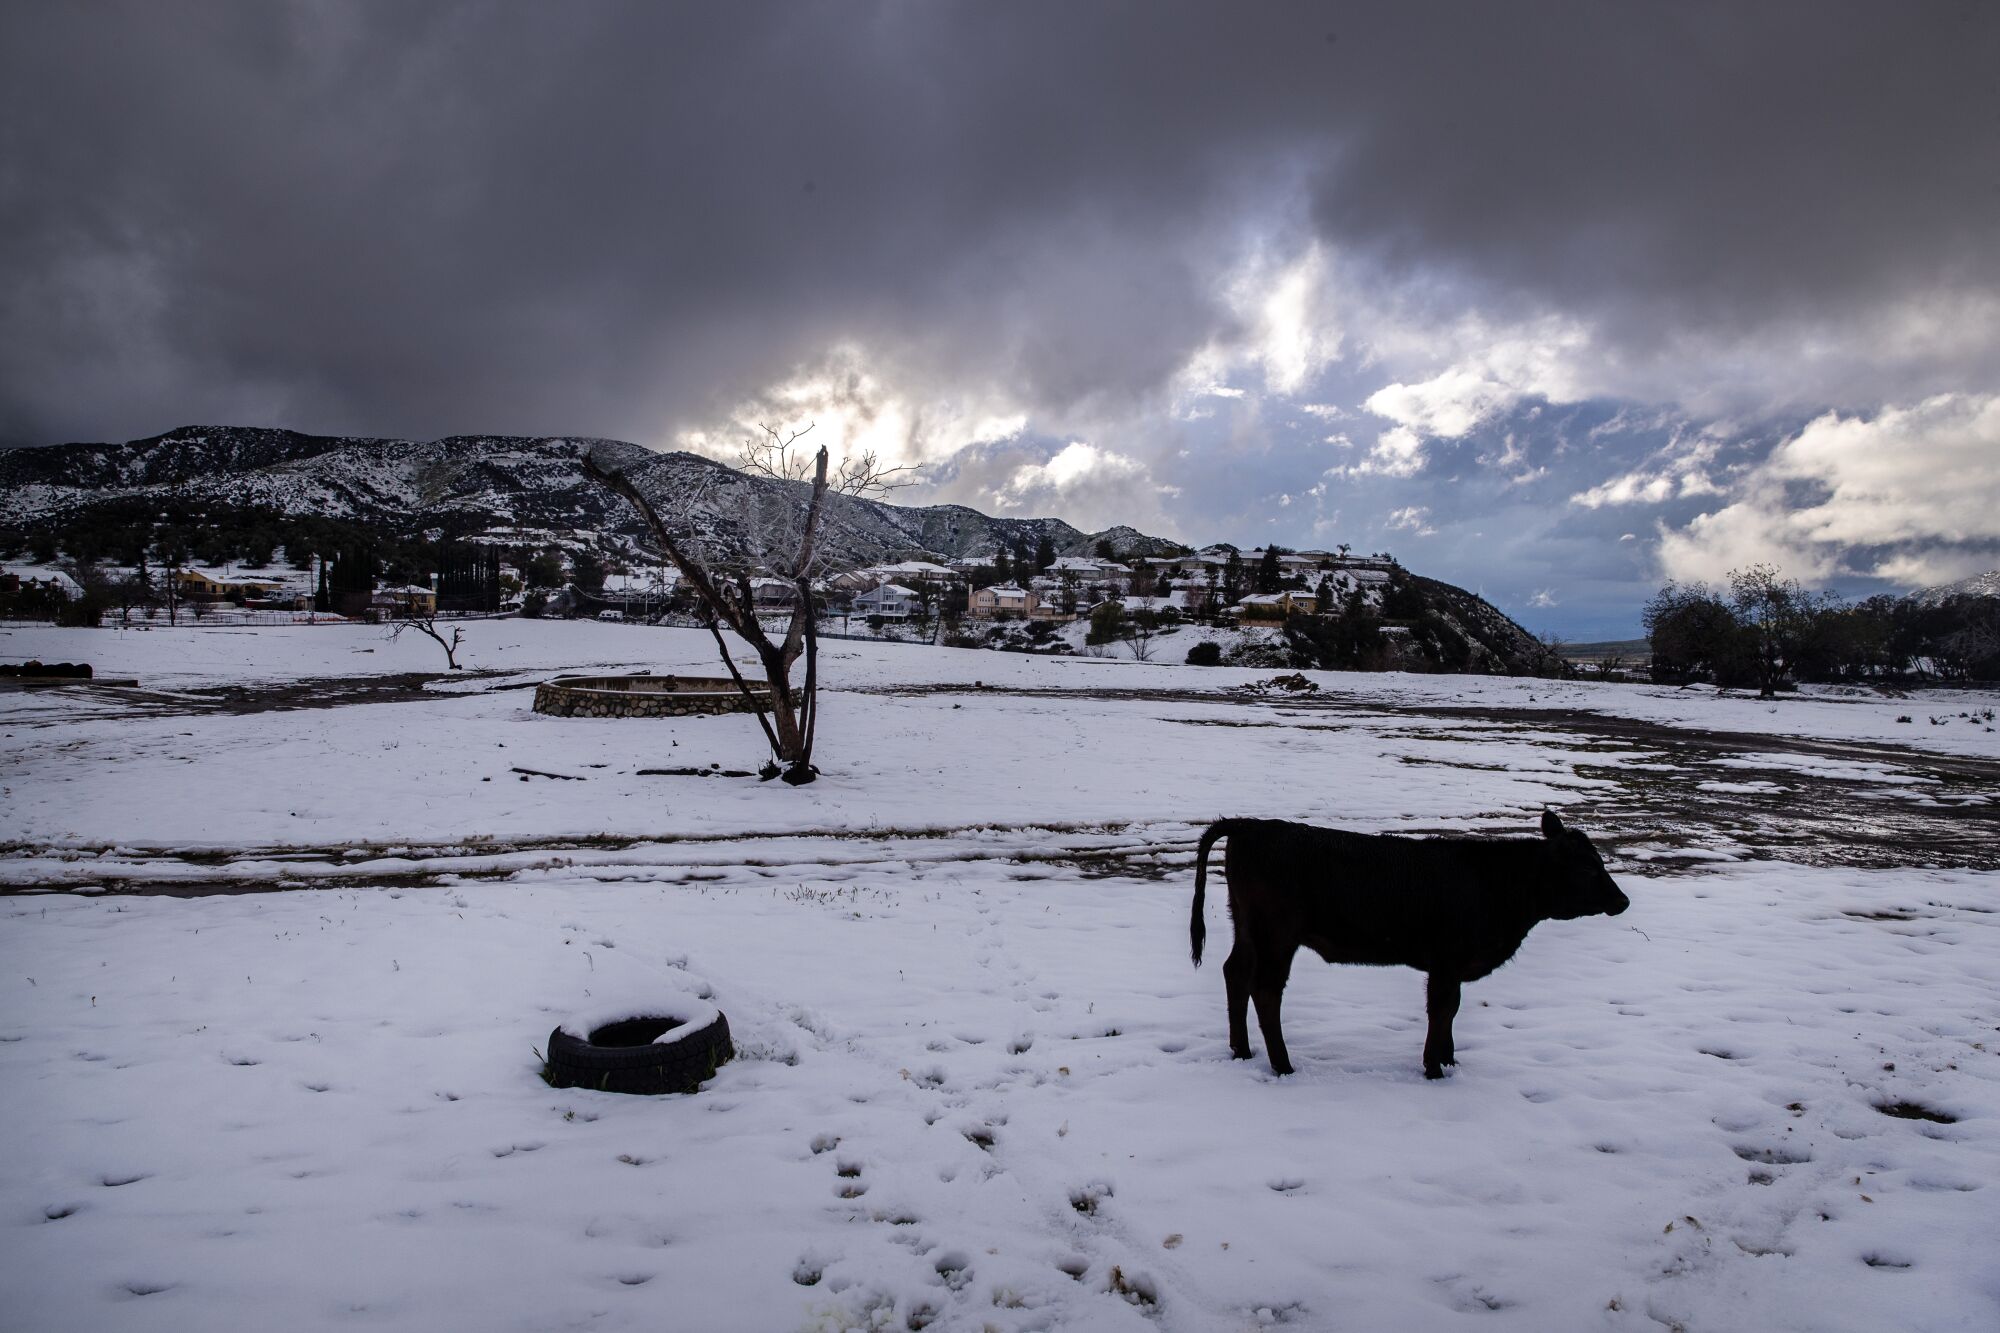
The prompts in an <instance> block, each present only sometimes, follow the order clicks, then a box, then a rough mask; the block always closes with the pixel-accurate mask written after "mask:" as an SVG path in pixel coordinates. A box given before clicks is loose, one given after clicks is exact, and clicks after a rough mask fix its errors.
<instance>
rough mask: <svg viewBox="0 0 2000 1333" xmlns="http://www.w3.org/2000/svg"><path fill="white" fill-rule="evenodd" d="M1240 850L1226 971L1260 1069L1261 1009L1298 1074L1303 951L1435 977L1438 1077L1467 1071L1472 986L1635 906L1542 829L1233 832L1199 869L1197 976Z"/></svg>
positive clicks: (1278, 1048)
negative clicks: (1461, 1043)
mask: <svg viewBox="0 0 2000 1333" xmlns="http://www.w3.org/2000/svg"><path fill="white" fill-rule="evenodd" d="M1218 838H1227V839H1229V847H1228V849H1227V851H1226V852H1225V854H1224V856H1225V859H1224V862H1223V868H1224V871H1225V872H1226V873H1227V875H1228V876H1229V914H1230V916H1231V917H1232V918H1233V919H1234V920H1235V922H1236V947H1235V948H1234V949H1231V950H1230V952H1229V957H1228V959H1227V960H1225V961H1224V962H1223V964H1222V977H1223V980H1224V981H1225V982H1226V983H1227V984H1228V987H1229V1050H1230V1053H1231V1054H1233V1055H1234V1056H1235V1057H1236V1058H1237V1059H1239V1060H1248V1059H1249V1058H1250V1031H1249V1024H1248V1018H1249V1005H1250V1001H1251V1000H1253V999H1254V1000H1256V1002H1257V1025H1258V1026H1259V1027H1261V1028H1262V1029H1263V1030H1264V1044H1265V1046H1266V1047H1268V1048H1269V1050H1270V1054H1271V1068H1272V1070H1274V1071H1275V1072H1277V1073H1279V1074H1289V1073H1291V1072H1292V1062H1291V1059H1290V1058H1289V1057H1288V1056H1287V1055H1286V1053H1285V1038H1284V1034H1283V1033H1282V1032H1281V1031H1280V1030H1279V1027H1278V1005H1279V1003H1280V1001H1282V1000H1283V998H1284V994H1285V981H1286V979H1287V978H1288V977H1290V975H1291V971H1292V955H1293V954H1294V953H1296V952H1298V948H1299V946H1300V945H1301V944H1303V945H1305V946H1306V947H1307V948H1309V949H1312V950H1313V951H1314V952H1316V953H1318V954H1319V956H1320V957H1322V958H1324V959H1326V961H1327V962H1329V963H1368V964H1374V965H1376V966H1384V967H1388V966H1396V965H1401V966H1404V967H1414V968H1416V969H1417V970H1419V971H1421V972H1424V973H1427V974H1428V976H1429V979H1430V980H1429V984H1428V987H1427V999H1428V1001H1429V1004H1428V1008H1429V1011H1430V1033H1429V1035H1428V1036H1427V1037H1425V1039H1424V1077H1425V1078H1443V1077H1444V1066H1446V1065H1450V1064H1457V1063H1458V1060H1457V1053H1456V1051H1454V1049H1453V1047H1452V1040H1451V1021H1452V1018H1453V1016H1455V1015H1456V1014H1457V1013H1458V990H1459V986H1460V985H1462V984H1463V983H1465V982H1468V981H1477V980H1479V978H1481V977H1483V976H1486V975H1487V974H1488V973H1490V972H1492V971H1493V970H1494V969H1495V968H1497V967H1499V966H1500V965H1501V964H1502V963H1504V962H1506V961H1507V960H1508V959H1509V958H1512V957H1513V956H1514V951H1515V950H1516V949H1518V948H1520V947H1521V941H1522V940H1524V939H1526V938H1527V935H1528V932H1529V931H1530V930H1532V929H1534V927H1535V924H1536V923H1537V922H1540V921H1547V920H1558V921H1567V920H1569V919H1570V918H1572V917H1579V916H1595V915H1597V914H1599V913H1602V914H1604V915H1605V916H1617V915H1618V914H1619V913H1620V912H1622V911H1624V910H1625V909H1626V908H1627V907H1630V906H1631V905H1632V904H1631V900H1630V899H1628V898H1626V896H1625V895H1624V894H1623V893H1622V892H1620V891H1619V888H1618V885H1617V884H1616V883H1614V882H1613V881H1612V879H1611V876H1610V875H1608V874H1606V873H1605V871H1604V861H1603V859H1602V858H1601V857H1599V856H1598V854H1597V849H1596V848H1595V847H1593V846H1592V845H1591V843H1590V839H1589V838H1586V837H1584V836H1583V834H1581V833H1577V832H1574V831H1572V830H1570V829H1566V828H1564V827H1563V822H1562V820H1561V819H1559V818H1557V817H1556V815H1555V813H1554V812H1553V811H1548V812H1545V813H1544V814H1543V815H1542V836H1541V837H1539V838H1507V839H1501V840H1497V841H1496V840H1488V839H1478V838H1399V837H1393V836H1388V835H1383V834H1371V833H1347V832H1343V831H1342V830H1339V829H1324V828H1314V827H1313V826H1312V825H1310V824H1294V823H1290V822H1288V821H1286V820H1282V819H1224V820H1220V821H1218V822H1217V823H1214V824H1211V825H1209V827H1208V831H1207V832H1206V833H1204V834H1202V835H1201V849H1200V851H1199V853H1198V854H1197V855H1196V857H1195V870H1194V919H1193V921H1192V923H1191V924H1190V928H1189V929H1190V932H1191V934H1192V935H1193V938H1194V962H1195V966H1196V967H1199V966H1201V946H1202V942H1203V940H1205V939H1206V938H1207V936H1208V927H1207V925H1206V923H1205V922H1203V920H1202V900H1203V898H1204V896H1205V894H1206V891H1207V887H1208V852H1209V849H1210V848H1211V847H1213V846H1214V845H1215V842H1216V840H1217V839H1218Z"/></svg>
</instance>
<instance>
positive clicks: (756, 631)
mask: <svg viewBox="0 0 2000 1333" xmlns="http://www.w3.org/2000/svg"><path fill="white" fill-rule="evenodd" d="M826 463H827V459H826V450H824V449H821V450H820V451H819V454H818V457H817V459H816V460H815V465H814V472H813V479H812V500H811V502H810V503H809V505H808V506H807V509H806V517H805V525H804V529H805V530H804V534H803V537H802V540H801V542H800V549H799V553H798V558H797V560H796V561H795V562H794V566H793V568H794V570H795V571H797V573H796V575H795V578H794V582H795V583H798V584H801V585H803V584H804V583H805V582H806V576H805V572H804V571H806V570H807V569H808V568H809V567H810V565H811V563H812V558H813V545H814V537H815V534H816V531H817V529H818V527H819V517H820V511H821V505H822V503H823V502H824V500H825V498H826V490H827V478H826ZM584 471H585V472H586V473H587V474H588V475H589V476H590V477H591V478H592V479H593V480H595V481H597V482H599V483H600V484H602V485H604V486H607V487H609V488H610V489H611V490H613V491H616V492H617V493H618V494H619V495H622V496H624V497H625V499H626V500H628V501H630V502H631V504H632V506H633V507H634V508H635V509H637V510H638V511H639V515H640V517H642V518H643V519H645V521H646V526H647V527H648V528H650V529H651V530H652V533H653V538H654V540H656V541H657V542H659V544H660V546H661V547H662V549H664V550H665V551H666V553H667V558H668V559H669V560H671V561H673V563H674V566H675V568H677V569H679V570H680V572H681V576H682V577H683V578H685V579H686V580H687V581H688V584H689V586H691V587H692V588H693V589H694V591H695V595H696V596H697V597H699V598H700V599H701V601H702V603H703V604H704V606H705V607H706V608H707V610H708V612H709V616H710V621H709V629H710V630H711V632H712V633H713V634H714V635H715V643H716V650H717V652H718V653H719V654H720V655H721V657H722V661H723V664H724V665H725V666H727V667H728V669H729V674H730V677H731V678H732V679H733V680H735V682H736V685H737V688H738V689H739V690H741V691H742V693H743V697H744V699H745V701H746V702H747V703H749V705H750V709H751V711H752V712H754V713H756V714H757V720H758V723H759V724H760V725H761V726H762V727H763V730H764V738H765V739H766V740H767V741H769V742H770V745H771V753H772V757H773V759H774V761H775V762H774V763H772V764H771V765H769V766H768V771H767V772H766V774H765V776H766V777H778V776H782V777H783V778H784V779H785V781H786V782H788V783H791V784H792V785H794V786H798V785H802V784H804V783H808V782H811V781H812V780H813V778H814V777H815V776H816V773H817V770H815V769H814V768H813V766H812V748H811V744H810V741H809V739H808V736H809V733H808V731H807V730H806V729H805V728H803V727H801V725H800V713H801V708H802V704H801V700H799V699H798V698H797V697H795V696H794V694H793V692H792V686H791V669H792V663H794V662H795V661H797V660H798V658H799V655H800V653H801V652H803V651H804V649H805V644H806V637H807V629H806V625H805V621H806V618H807V617H808V616H809V615H810V612H811V599H810V597H803V598H802V599H801V600H800V602H799V603H798V604H797V605H795V606H794V607H793V610H792V621H791V625H790V626H789V627H788V628H787V630H786V633H785V637H784V639H783V641H782V642H779V643H773V642H772V641H771V636H770V635H768V634H766V633H765V632H764V627H763V625H762V624H761V623H760V622H759V621H758V619H757V607H756V601H755V598H754V596H753V594H752V592H751V588H750V580H749V578H748V576H747V575H744V576H739V577H738V579H737V581H736V587H735V589H734V592H735V594H736V595H735V596H733V597H732V596H730V595H728V593H726V592H725V591H724V590H723V588H722V587H721V586H718V584H717V582H716V580H715V579H713V578H712V577H711V576H710V575H709V572H708V570H707V569H706V568H704V567H703V565H702V564H701V562H700V561H699V560H697V559H695V558H694V556H693V555H692V554H691V553H690V552H688V551H687V550H686V549H685V548H684V547H683V546H682V545H681V544H680V543H679V542H678V541H676V540H675V539H674V535H673V534H672V533H671V532H669V531H668V530H667V525H666V524H665V523H664V522H662V521H661V519H660V515H659V512H658V511H657V510H655V509H654V508H653V505H652V502H651V501H649V500H648V499H647V498H646V497H645V495H644V494H643V493H641V492H640V490H639V488H638V487H637V486H636V485H634V484H633V482H632V480H631V478H629V477H627V476H626V475H625V474H624V473H623V472H616V473H612V472H606V471H604V470H603V469H602V468H601V467H599V466H598V463H597V460H596V459H595V458H590V457H586V458H585V460H584ZM722 625H727V626H729V628H730V630H731V631H732V632H733V633H734V634H735V635H736V636H737V637H738V638H740V639H742V640H743V641H744V642H745V643H747V644H749V645H750V647H751V649H752V650H753V651H755V652H756V654H757V659H758V661H759V663H761V664H762V666H763V668H764V679H765V681H766V682H767V683H768V684H769V685H770V701H769V703H768V705H766V703H765V702H764V700H762V699H760V698H759V697H758V696H757V695H756V694H755V693H754V692H753V691H752V690H751V689H750V688H749V687H748V686H747V685H746V684H745V683H744V681H743V677H742V675H741V673H740V672H738V671H737V669H736V663H735V661H734V660H733V659H732V658H731V657H730V655H729V648H728V645H727V644H726V643H725V642H724V641H723V638H722V629H721V627H722ZM817 687H818V680H817V678H816V677H815V676H814V675H812V674H811V673H810V672H809V674H808V683H807V688H806V695H805V699H804V701H803V706H804V708H805V709H807V710H809V709H810V705H811V699H812V695H813V693H814V691H815V690H816V689H817ZM807 720H808V721H810V717H809V715H808V718H807Z"/></svg>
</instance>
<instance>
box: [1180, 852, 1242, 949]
mask: <svg viewBox="0 0 2000 1333" xmlns="http://www.w3.org/2000/svg"><path fill="white" fill-rule="evenodd" d="M1237 823H1238V821H1237V820H1234V819H1218V820H1216V821H1215V822H1214V823H1213V824H1210V825H1209V826H1208V831H1207V832H1206V833H1203V834H1202V835H1201V842H1200V843H1199V844H1198V845H1197V846H1196V848H1195V854H1194V912H1193V914H1192V916H1191V917H1190V919H1189V921H1188V937H1189V938H1190V939H1191V940H1193V941H1194V965H1195V966H1196V967H1200V966H1201V946H1202V945H1203V944H1204V943H1206V942H1207V940H1208V923H1207V922H1206V921H1204V920H1202V903H1203V902H1204V901H1205V900H1206V899H1207V897H1208V850H1209V848H1211V847H1213V846H1215V842H1216V839H1218V838H1226V837H1228V836H1229V834H1230V831H1231V830H1232V829H1234V828H1235V827H1236V824H1237Z"/></svg>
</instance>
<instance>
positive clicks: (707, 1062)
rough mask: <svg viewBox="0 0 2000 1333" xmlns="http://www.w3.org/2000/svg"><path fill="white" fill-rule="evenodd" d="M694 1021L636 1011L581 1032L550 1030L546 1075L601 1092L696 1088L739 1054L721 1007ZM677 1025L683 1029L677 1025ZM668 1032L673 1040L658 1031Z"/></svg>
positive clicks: (558, 1084)
mask: <svg viewBox="0 0 2000 1333" xmlns="http://www.w3.org/2000/svg"><path fill="white" fill-rule="evenodd" d="M709 1012H710V1013H712V1014H713V1015H714V1016H713V1017H712V1018H710V1019H709V1020H708V1021H707V1022H705V1023H698V1024H695V1025H693V1026H690V1025H688V1024H687V1023H685V1022H684V1021H683V1020H682V1019H680V1018H678V1017H676V1016H674V1015H672V1014H665V1013H659V1014H633V1015H630V1016H628V1017H625V1018H622V1019H619V1020H616V1021H614V1022H609V1023H600V1024H597V1025H595V1026H593V1027H591V1028H590V1029H589V1031H588V1035H587V1036H579V1035H577V1029H576V1025H574V1024H564V1025H563V1026H562V1027H558V1028H557V1029H556V1030H555V1031H553V1032H551V1033H549V1051H548V1063H547V1064H546V1065H545V1066H544V1067H543V1070H542V1077H543V1078H545V1079H546V1080H547V1081H548V1083H549V1086H550V1087H555V1088H590V1089H593V1090H595V1091H598V1092H635V1093H642V1094H656V1093H663V1092H693V1091H695V1090H696V1089H697V1088H699V1087H700V1086H701V1085H702V1084H703V1083H705V1082H706V1081H708V1080H709V1079H711V1078H714V1077H715V1071H716V1070H717V1069H718V1068H720V1067H721V1066H722V1065H723V1064H725V1063H727V1062H728V1061H729V1060H730V1058H731V1057H733V1056H734V1055H735V1054H736V1047H735V1046H734V1045H732V1044H731V1042H730V1040H729V1020H728V1019H727V1018H725V1017H723V1015H722V1013H721V1011H720V1010H710V1011H709ZM675 1029H679V1031H676V1030H675ZM662 1034H666V1035H667V1040H665V1041H659V1040H656V1038H657V1037H659V1036H661V1035H662Z"/></svg>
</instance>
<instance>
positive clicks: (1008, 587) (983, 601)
mask: <svg viewBox="0 0 2000 1333" xmlns="http://www.w3.org/2000/svg"><path fill="white" fill-rule="evenodd" d="M1041 604H1042V599H1041V598H1040V597H1039V596H1037V595H1036V594H1035V593H1034V592H1032V591H1030V590H1029V589H1027V588H1023V587H1021V586H1020V585H1019V584H1014V583H996V584H994V585H993V586H992V587H990V588H980V589H978V590H977V591H975V592H974V593H973V594H972V596H971V597H970V598H969V599H968V601H967V603H966V608H965V613H966V615H968V616H970V617H971V618H972V619H974V620H1000V619H1023V620H1025V619H1027V618H1029V617H1031V616H1033V615H1034V614H1035V612H1036V610H1037V609H1039V608H1040V606H1041Z"/></svg>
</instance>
